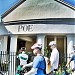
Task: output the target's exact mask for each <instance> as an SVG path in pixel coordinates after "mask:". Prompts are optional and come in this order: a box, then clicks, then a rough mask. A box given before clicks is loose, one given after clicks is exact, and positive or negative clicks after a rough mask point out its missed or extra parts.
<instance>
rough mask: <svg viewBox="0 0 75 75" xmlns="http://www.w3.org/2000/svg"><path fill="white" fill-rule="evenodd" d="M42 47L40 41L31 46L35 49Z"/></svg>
mask: <svg viewBox="0 0 75 75" xmlns="http://www.w3.org/2000/svg"><path fill="white" fill-rule="evenodd" d="M37 47H38V48H42V44H39V43H35V44H34V45H33V46H32V47H31V49H35V48H37Z"/></svg>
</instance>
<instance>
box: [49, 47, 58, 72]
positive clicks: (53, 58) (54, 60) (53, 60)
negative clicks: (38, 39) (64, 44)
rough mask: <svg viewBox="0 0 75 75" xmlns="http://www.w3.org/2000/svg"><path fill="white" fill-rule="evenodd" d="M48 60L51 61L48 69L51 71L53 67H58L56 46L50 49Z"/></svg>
mask: <svg viewBox="0 0 75 75" xmlns="http://www.w3.org/2000/svg"><path fill="white" fill-rule="evenodd" d="M50 61H51V69H50V70H51V71H53V70H54V69H58V64H59V52H58V50H57V49H56V48H54V49H53V50H52V53H51V57H50Z"/></svg>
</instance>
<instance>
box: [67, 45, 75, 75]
mask: <svg viewBox="0 0 75 75" xmlns="http://www.w3.org/2000/svg"><path fill="white" fill-rule="evenodd" d="M73 48H74V50H73V56H72V57H71V59H70V60H69V62H68V63H67V64H66V67H67V66H68V65H69V64H70V62H71V61H74V68H73V69H72V71H73V73H72V75H75V45H73Z"/></svg>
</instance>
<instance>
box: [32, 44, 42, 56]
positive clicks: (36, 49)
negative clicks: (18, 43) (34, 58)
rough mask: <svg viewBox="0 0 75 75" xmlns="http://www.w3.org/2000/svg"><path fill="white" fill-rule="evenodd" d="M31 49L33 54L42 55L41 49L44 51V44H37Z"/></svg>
mask: <svg viewBox="0 0 75 75" xmlns="http://www.w3.org/2000/svg"><path fill="white" fill-rule="evenodd" d="M31 49H33V53H34V54H35V55H37V54H38V53H41V49H42V44H39V43H35V44H34V45H33V46H32V47H31Z"/></svg>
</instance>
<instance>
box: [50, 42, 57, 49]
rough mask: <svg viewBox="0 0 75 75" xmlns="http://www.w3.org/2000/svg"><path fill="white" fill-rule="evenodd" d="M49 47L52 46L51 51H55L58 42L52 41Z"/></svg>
mask: <svg viewBox="0 0 75 75" xmlns="http://www.w3.org/2000/svg"><path fill="white" fill-rule="evenodd" d="M49 46H50V48H51V49H54V48H55V47H56V42H55V41H51V42H50V43H49Z"/></svg>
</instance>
